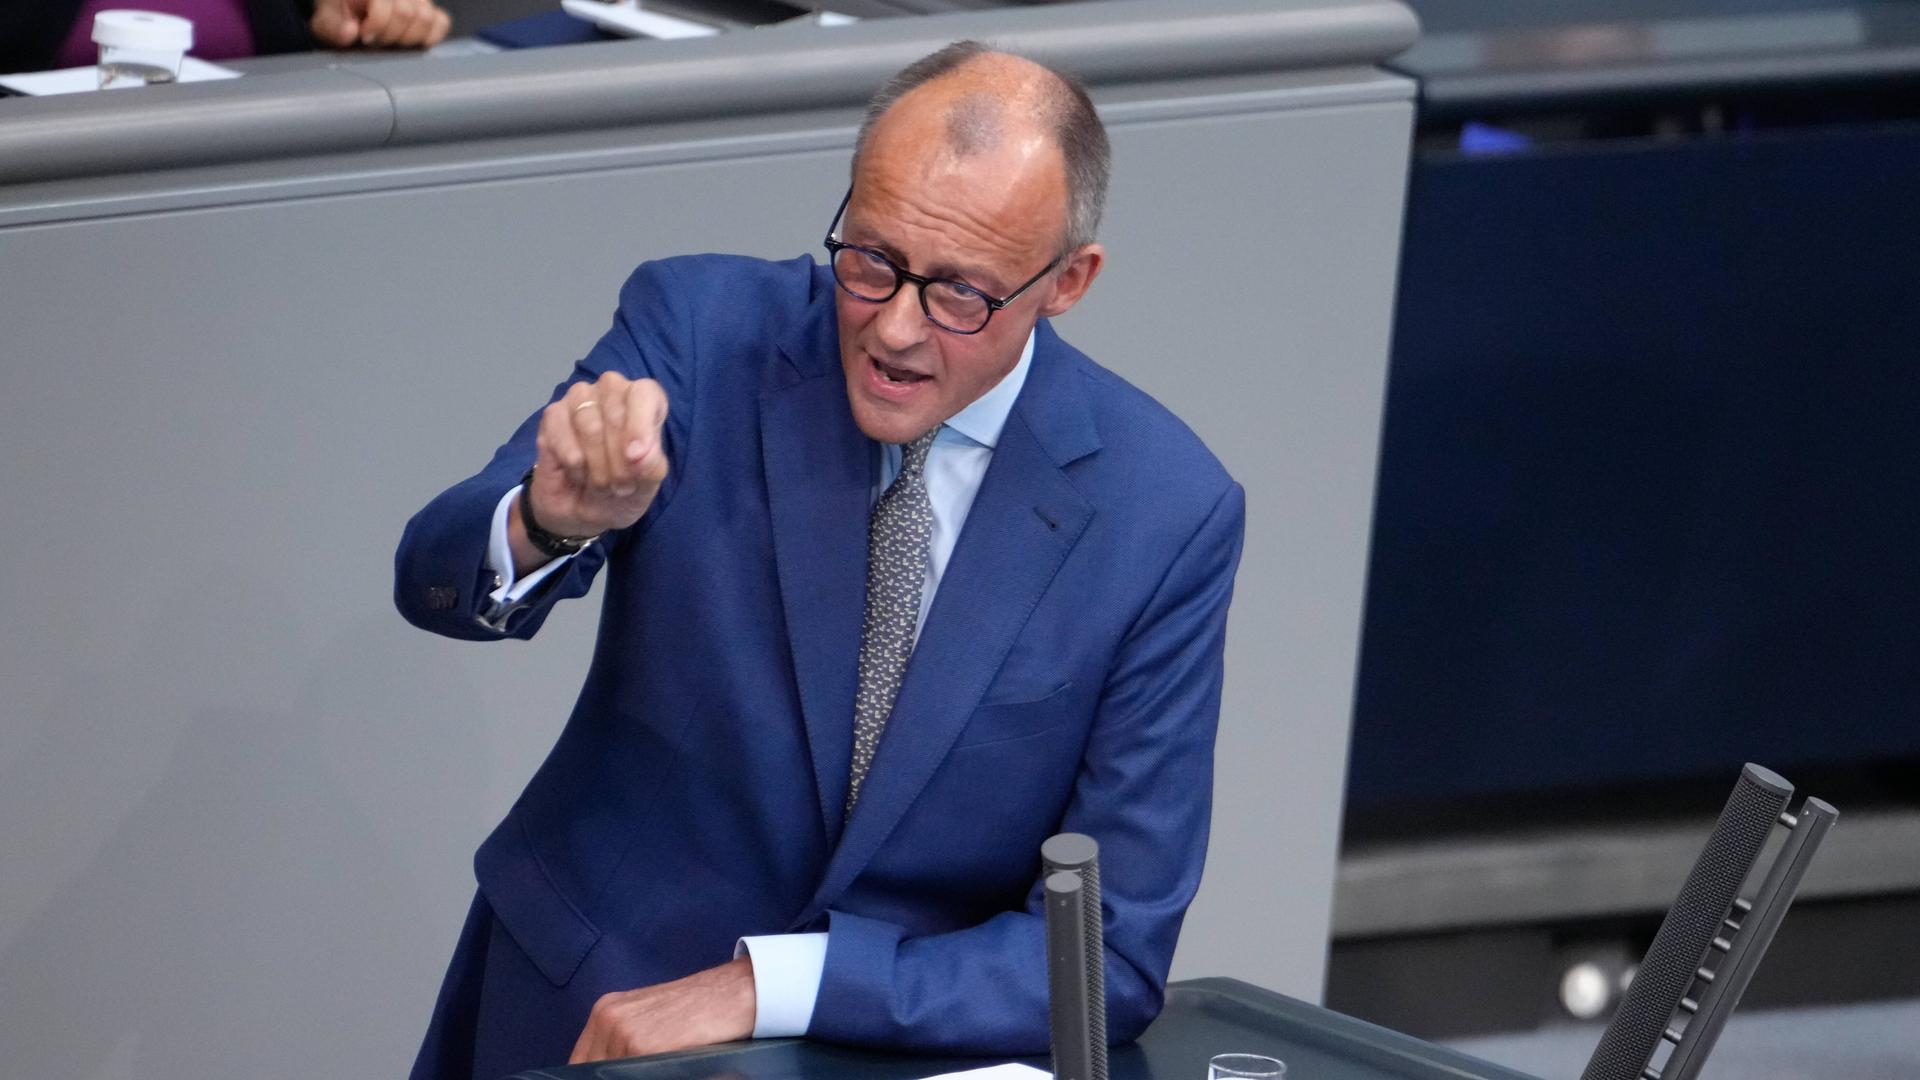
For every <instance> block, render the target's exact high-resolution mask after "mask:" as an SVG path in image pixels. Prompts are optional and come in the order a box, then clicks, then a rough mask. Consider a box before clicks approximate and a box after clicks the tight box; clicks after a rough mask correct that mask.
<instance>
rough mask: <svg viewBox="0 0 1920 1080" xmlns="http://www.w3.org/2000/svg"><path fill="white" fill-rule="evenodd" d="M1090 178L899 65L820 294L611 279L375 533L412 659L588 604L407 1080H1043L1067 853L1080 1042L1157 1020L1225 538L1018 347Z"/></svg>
mask: <svg viewBox="0 0 1920 1080" xmlns="http://www.w3.org/2000/svg"><path fill="white" fill-rule="evenodd" d="M1106 168H1107V145H1106V136H1105V133H1104V131H1103V130H1102V129H1101V127H1100V123H1099V120H1098V118H1097V117H1096V116H1095V115H1094V113H1093V110H1092V106H1091V104H1090V103H1089V102H1088V100H1087V98H1086V95H1085V94H1084V92H1083V91H1081V90H1080V89H1079V88H1078V87H1077V86H1076V85H1074V84H1072V83H1071V82H1069V81H1067V80H1065V79H1063V78H1062V77H1060V76H1059V75H1057V74H1055V73H1053V72H1051V71H1049V70H1047V69H1046V68H1043V67H1040V66H1039V65H1036V64H1033V63H1031V62H1028V61H1025V60H1021V59H1017V58H1015V57H1011V56H1007V55H1005V54H1000V53H994V52H989V51H987V50H985V49H983V48H982V47H980V46H978V45H974V44H971V43H962V44H959V45H955V46H950V47H949V48H947V49H945V50H942V51H941V52H939V53H936V54H934V55H933V56H931V57H928V58H926V59H924V60H922V61H920V62H919V63H916V64H915V65H913V66H912V67H909V68H908V69H906V70H905V71H903V72H902V73H901V74H900V75H899V76H896V78H895V79H894V80H893V82H891V83H890V84H889V85H888V86H887V87H886V88H885V89H883V90H882V92H881V94H880V95H879V96H878V97H877V98H876V99H875V102H874V105H873V107H872V109H870V111H869V114H868V119H867V123H866V125H865V126H863V128H862V131H861V135H860V141H859V144H858V146H857V148H856V151H855V157H854V167H853V184H852V188H851V191H850V193H849V194H848V196H847V199H846V200H845V201H844V202H843V203H842V206H841V214H840V215H838V216H837V217H836V218H835V219H834V224H833V225H832V226H830V231H829V236H828V240H827V248H828V250H829V252H830V259H829V262H828V264H827V265H824V266H820V265H816V264H815V263H814V262H813V260H811V259H808V258H804V257H803V258H800V259H795V260H792V261H790V262H785V263H767V262H762V261H758V260H752V259H745V258H734V257H726V256H698V257H690V258H679V259H669V260H664V261H661V262H655V263H649V264H646V265H643V266H642V267H641V268H640V269H639V270H637V271H636V272H635V273H634V275H633V276H632V278H631V279H629V281H628V282H627V284H626V286H625V288H624V289H623V290H622V291H621V296H620V306H619V310H618V312H617V314H616V315H615V318H614V324H613V327H612V329H611V330H610V331H608V333H607V334H606V336H605V337H603V338H602V339H601V340H600V342H599V343H598V344H597V345H596V346H595V347H594V349H593V351H592V352H591V353H590V354H588V356H587V357H586V359H585V360H583V361H581V362H580V363H579V365H578V366H577V367H576V369H575V370H574V372H573V374H572V376H571V377H570V378H569V379H568V380H567V381H565V382H564V383H562V384H561V385H560V386H559V387H558V388H557V389H556V390H555V392H554V396H553V399H552V401H551V403H550V404H548V405H547V406H546V408H544V409H543V410H541V411H540V412H538V413H536V414H535V415H534V416H532V417H531V418H529V419H528V420H527V422H526V423H525V424H523V425H522V426H521V428H520V430H519V431H518V432H516V433H515V434H514V436H513V438H512V439H510V440H509V441H508V442H507V443H506V444H505V445H504V446H502V447H501V448H500V449H499V450H498V451H497V452H496V453H495V454H494V457H493V460H492V461H491V463H489V464H488V465H487V467H486V468H485V469H483V470H482V471H481V472H480V473H479V474H478V475H476V476H474V477H473V478H471V479H469V480H466V481H464V482H462V483H460V484H458V485H456V486H455V487H453V488H452V489H450V490H448V491H447V492H445V493H444V494H442V495H441V496H440V497H439V498H437V499H435V500H434V501H433V503H432V504H430V505H429V506H428V507H427V508H426V509H425V510H423V511H422V512H421V513H420V514H419V515H417V516H416V517H415V518H414V519H413V521H412V522H410V523H409V525H408V526H407V531H406V535H405V537H404V538H403V539H402V541H401V545H400V551H399V555H398V560H397V584H396V589H395V595H396V599H397V602H398V604H399V606H400V609H401V611H402V612H403V613H404V614H405V615H406V617H407V618H408V619H409V620H410V621H412V622H414V623H416V624H418V625H420V626H422V627H425V628H427V629H430V630H434V631H436V632H438V633H443V634H447V635H449V636H453V637H459V638H470V639H475V640H493V639H498V638H503V637H519V638H526V637H531V636H532V635H533V634H534V632H535V631H537V630H538V629H539V627H540V625H541V623H542V622H543V621H544V620H545V618H546V616H547V613H548V612H549V611H550V610H551V609H552V607H553V605H554V604H556V603H558V602H559V601H561V600H564V599H568V598H571V597H578V596H581V595H584V594H585V593H586V592H587V590H588V587H589V585H590V584H591V583H592V581H593V579H594V577H595V575H596V574H599V573H601V572H602V571H603V570H604V572H605V577H606V581H605V583H604V587H605V595H604V599H603V607H602V613H601V620H600V630H599V638H598V641H597V643H596V646H595V649H594V656H593V662H592V665H591V668H590V670H589V672H588V675H587V680H586V685H585V687H584V689H583V690H582V691H581V694H580V698H579V701H578V703H577V704H576V705H575V707H574V710H573V713H572V716H571V718H570V719H569V721H568V723H567V726H566V729H565V731H564V732H563V733H562V735H561V736H560V739H559V741H558V743H557V744H556V745H555V746H554V748H553V751H552V753H551V754H550V755H549V756H548V758H547V760H546V762H545V763H544V764H543V765H542V766H541V768H540V769H539V771H538V773H537V774H536V775H535V776H534V778H533V780H532V781H531V782H530V783H529V784H528V786H527V789H526V791H525V792H524V793H523V794H522V796H521V797H520V799H519V800H518V801H517V802H516V803H515V804H514V806H513V809H512V810H511V811H510V812H509V813H508V815H507V817H506V819H505V820H504V821H503V822H501V824H500V825H499V827H498V828H497V829H495V830H494V832H493V833H492V835H490V836H489V837H488V838H487V840H486V841H485V843H483V844H482V845H481V847H480V850H479V852H478V854H477V855H476V857H475V871H476V875H477V877H478V879H479V884H480V891H479V894H478V896H477V897H476V898H475V901H474V904H473V907H472V910H471V912H470V914H469V916H468V920H467V924H466V927H465V928H464V930H463V932H462V935H461V938H460V942H459V945H458V948H457V950H456V952H455V955H454V959H453V963H452V965H451V967H450V969H449V971H448V974H447V979H446V982H445V985H444V986H443V988H442V991H441V995H440V999H439V1002H438V1003H437V1005H436V1008H435V1012H434V1017H433V1021H432V1023H431V1025H430V1028H429V1031H428V1034H427V1038H426V1042H425V1045H424V1046H423V1048H422V1050H421V1054H420V1058H419V1060H418V1061H417V1063H416V1065H415V1071H414V1075H415V1076H416V1077H455V1076H458V1077H469V1076H475V1077H483V1076H497V1075H500V1074H502V1073H506V1072H510V1071H514V1070H516V1069H520V1068H525V1067H529V1066H535V1065H541V1064H549V1063H553V1062H555V1061H558V1060H560V1059H562V1058H566V1057H569V1056H571V1058H572V1060H574V1061H586V1060H598V1059H602V1058H609V1057H620V1056H626V1055H631V1054H637V1053H651V1052H658V1051H663V1050H671V1049H677V1048H683V1047H688V1046H695V1045H703V1044H707V1043H713V1042H720V1041H725V1040H729V1039H738V1038H745V1037H747V1036H749V1035H754V1036H766V1035H795V1034H807V1035H809V1036H812V1037H816V1038H821V1039H828V1040H834V1041H839V1042H846V1043H854V1044H860V1045H867V1046H877V1047H893V1048H902V1049H911V1050H924V1051H946V1052H962V1053H984V1054H1016V1053H1020V1054H1024V1053H1037V1052H1042V1051H1044V1049H1045V1048H1046V1045H1047V1007H1046V999H1047V989H1046V975H1045V961H1044V947H1043V919H1042V916H1041V914H1040V910H1041V909H1040V907H1039V903H1038V899H1037V897H1038V885H1037V882H1038V877H1039V873H1038V871H1039V858H1038V849H1039V846H1040V842H1041V841H1042V840H1043V839H1044V838H1046V837H1047V836H1049V835H1051V834H1053V833H1056V832H1060V831H1063V830H1072V831H1077V832H1084V833H1087V834H1090V835H1092V836H1093V837H1094V838H1095V839H1097V840H1098V841H1099V842H1100V844H1101V845H1102V876H1103V881H1102V887H1103V892H1104V899H1105V901H1106V906H1107V911H1106V944H1107V950H1108V955H1107V961H1106V971H1107V979H1108V988H1107V1003H1108V1008H1109V1031H1110V1033H1111V1034H1112V1037H1113V1038H1115V1039H1116V1040H1126V1039H1131V1038H1133V1037H1134V1036H1135V1035H1137V1034H1138V1033H1139V1032H1140V1030H1141V1029H1142V1028H1144V1027H1145V1026H1146V1024H1147V1023H1148V1021H1150V1020H1151V1019H1152V1018H1153V1017H1154V1015H1155V1014H1156V1013H1157V1012H1158V1010H1159V1007H1160V1003H1161V1000H1162V995H1163V989H1164V986H1165V982H1166V976H1167V968H1168V965H1169V963H1170V962H1171V958H1172V954H1173V948H1174V941H1175V938H1176V936H1177V935H1178V932H1179V926H1180V921H1181V919H1182V917H1183V915H1184V913H1185V911H1186V907H1187V904H1188V902H1189V900H1191V898H1192V896H1193V894H1194V890H1195V888H1196V887H1197V886H1198V884H1199V878H1200V868H1201V864H1202V861H1203V858H1204V853H1205V846H1206V836H1207V818H1208V811H1209V806H1210V798H1211V783H1212V754H1213V737H1214V728H1215V723H1216V720H1217V717H1218V712H1219V699H1220V682H1221V650H1222V642H1223V636H1224V631H1225V623H1226V615H1227V605H1228V600H1229V598H1230V595H1231V592H1232V587H1233V575H1234V571H1235V568H1236V566H1237V563H1238V559H1239V553H1240V537H1241V528H1242V520H1243V514H1244V500H1243V494H1242V492H1241V490H1240V488H1239V486H1238V485H1237V484H1235V483H1234V482H1233V481H1232V479H1231V478H1229V477H1228V476H1227V474H1226V472H1225V471H1224V470H1223V469H1222V468H1221V466H1220V464H1219V463H1218V462H1217V461H1216V460H1215V459H1214V458H1213V456H1212V455H1211V454H1209V453H1208V452H1207V450H1206V448H1205V447H1204V446H1202V445H1201V443H1200V441H1199V440H1198V439H1197V438H1196V437H1195V436H1194V435H1193V433H1192V432H1191V431H1189V430H1188V429H1187V428H1186V427H1185V426H1184V425H1182V424H1181V423H1180V422H1179V421H1178V420H1177V419H1175V418H1174V417H1173V416H1172V415H1170V414H1169V413H1167V412H1166V411H1165V410H1164V409H1162V408H1161V407H1160V406H1158V405H1157V404H1155V403H1154V402H1153V401H1152V400H1150V399H1149V398H1147V397H1146V396H1145V395H1143V394H1141V393H1140V392H1139V391H1137V390H1135V389H1133V388H1132V387H1130V386H1128V385H1127V384H1126V383H1124V382H1122V381H1121V380H1120V379H1119V378H1117V377H1115V376H1114V375H1112V374H1110V373H1108V372H1107V371H1105V370H1104V369H1102V368H1100V367H1098V366H1097V365H1095V364H1094V363H1093V362H1092V361H1091V360H1089V359H1088V358H1087V357H1085V356H1083V355H1082V354H1080V353H1079V352H1077V351H1075V350H1074V349H1073V348H1071V347H1070V346H1068V345H1067V344H1065V343H1064V342H1063V341H1061V340H1060V338H1059V337H1058V336H1057V335H1055V333H1054V331H1053V330H1052V328H1051V326H1050V325H1049V324H1048V322H1047V321H1046V318H1047V317H1048V316H1053V315H1058V314H1060V313H1061V312H1064V311H1066V310H1067V309H1068V308H1070V307H1072V306H1073V305H1074V303H1075V302H1077V301H1078V300H1079V298H1080V297H1081V296H1082V295H1083V294H1084V293H1085V292H1086V290H1087V288H1088V286H1089V285H1091V284H1092V282H1093V280H1094V278H1095V277H1096V276H1097V274H1098V273H1099V270H1100V266H1101V262H1102V259H1103V258H1104V253H1103V251H1102V249H1101V248H1100V246H1099V245H1098V244H1096V243H1094V242H1093V235H1094V227H1095V225H1096V224H1097V222H1098V219H1099V213H1100V205H1101V201H1102V199H1103V197H1104V190H1105V183H1106ZM1192 269H1194V267H1190V266H1179V265H1176V266H1169V267H1166V268H1165V271H1166V272H1168V273H1183V272H1188V271H1190V270H1192ZM1182 360H1184V358H1179V359H1176V358H1167V362H1169V363H1173V362H1181V361H1182ZM1196 374H1198V373H1197V372H1196Z"/></svg>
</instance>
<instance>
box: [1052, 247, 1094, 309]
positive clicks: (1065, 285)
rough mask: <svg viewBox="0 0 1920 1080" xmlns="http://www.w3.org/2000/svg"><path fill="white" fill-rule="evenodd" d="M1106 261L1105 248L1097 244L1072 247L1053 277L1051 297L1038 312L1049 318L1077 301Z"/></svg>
mask: <svg viewBox="0 0 1920 1080" xmlns="http://www.w3.org/2000/svg"><path fill="white" fill-rule="evenodd" d="M1106 261H1107V249H1106V248H1103V247H1101V246H1100V245H1099V244H1084V245H1082V246H1080V247H1078V248H1076V249H1074V252H1073V254H1071V255H1069V256H1067V264H1066V265H1065V266H1064V267H1061V269H1060V273H1059V275H1058V276H1057V277H1056V278H1055V279H1054V286H1053V298H1052V299H1051V300H1048V301H1047V303H1046V305H1045V306H1044V307H1042V308H1041V309H1040V314H1042V315H1045V316H1046V317H1047V318H1049V319H1051V318H1053V317H1054V316H1055V315H1059V314H1062V313H1064V312H1065V311H1066V310H1067V309H1068V308H1070V307H1072V306H1073V305H1075V304H1077V303H1079V302H1080V298H1081V297H1083V296H1085V295H1087V289H1088V288H1089V287H1091V286H1092V285H1093V279H1094V278H1097V277H1099V276H1100V268H1101V267H1102V266H1103V265H1105V264H1106Z"/></svg>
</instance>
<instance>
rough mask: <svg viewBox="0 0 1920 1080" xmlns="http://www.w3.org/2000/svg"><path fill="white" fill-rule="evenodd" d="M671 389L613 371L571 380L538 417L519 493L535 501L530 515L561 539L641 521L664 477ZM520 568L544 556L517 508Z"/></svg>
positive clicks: (512, 526) (511, 530) (512, 528)
mask: <svg viewBox="0 0 1920 1080" xmlns="http://www.w3.org/2000/svg"><path fill="white" fill-rule="evenodd" d="M666 422H667V394H666V391H664V390H662V389H661V388H660V384H659V383H657V382H655V381H653V380H652V379H629V378H627V377H626V376H624V375H621V374H620V373H619V372H615V371H609V372H607V373H606V374H604V375H602V376H600V378H599V379H597V380H595V381H594V382H591V383H584V382H580V383H574V384H573V385H572V386H571V387H568V388H567V392H566V394H565V396H563V397H561V398H560V400H558V401H555V402H554V403H553V404H551V405H548V406H547V408H546V410H545V411H544V412H542V413H541V414H540V430H539V433H538V434H537V435H536V436H535V438H534V445H535V447H536V448H537V450H538V455H539V456H538V457H537V458H535V464H534V470H533V482H532V484H530V485H529V486H528V489H527V490H526V491H525V492H522V493H521V496H520V497H521V498H522V499H525V498H528V497H531V498H532V500H533V504H532V508H533V520H534V523H535V524H537V525H539V526H540V527H541V528H542V529H545V530H546V531H547V532H550V533H556V534H558V535H560V536H572V537H580V536H598V535H599V534H601V533H603V532H607V531H608V530H611V529H624V528H626V527H627V526H629V525H632V524H633V523H634V522H636V521H639V520H640V515H642V514H644V513H646V512H647V507H649V506H652V505H653V497H654V496H655V495H657V494H659V493H660V484H661V482H662V481H664V480H666V478H667V452H666V447H665V445H664V444H663V443H662V442H661V438H660V435H661V428H662V427H663V426H664V425H665V424H666ZM507 521H508V526H507V528H508V537H509V539H510V540H511V541H512V544H513V556H514V563H515V567H516V569H517V570H518V571H519V572H520V573H523V574H524V573H526V572H527V571H528V570H530V569H532V568H534V567H536V566H539V565H540V564H541V563H543V562H545V561H546V556H544V555H541V554H540V553H539V550H538V549H537V548H535V547H534V546H533V545H532V543H531V542H529V541H528V540H527V537H526V532H525V530H524V528H522V526H521V522H520V508H519V507H517V506H516V507H514V512H513V513H512V514H509V515H508V517H507Z"/></svg>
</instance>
